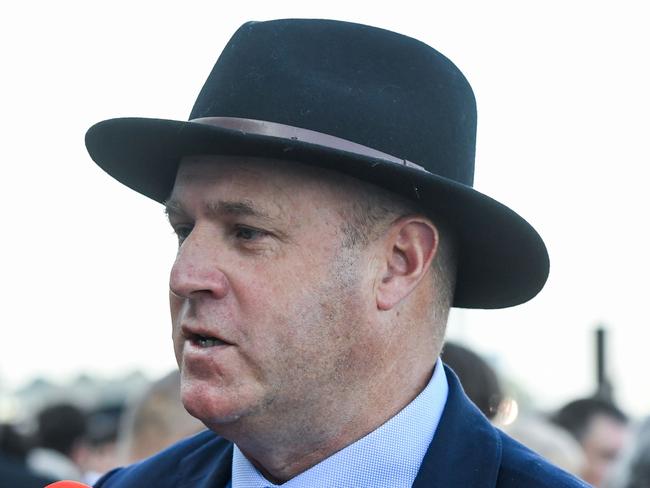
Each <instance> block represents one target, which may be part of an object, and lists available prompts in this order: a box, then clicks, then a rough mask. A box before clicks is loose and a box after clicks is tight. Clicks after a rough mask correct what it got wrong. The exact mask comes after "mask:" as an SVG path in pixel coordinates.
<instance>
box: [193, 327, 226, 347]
mask: <svg viewBox="0 0 650 488" xmlns="http://www.w3.org/2000/svg"><path fill="white" fill-rule="evenodd" d="M183 336H184V337H185V339H186V340H187V341H189V342H190V343H191V344H192V345H193V346H197V347H201V348H208V347H216V346H228V345H229V344H228V343H227V342H224V341H222V340H221V339H219V338H217V337H213V336H209V335H203V334H198V333H195V332H190V331H188V330H184V331H183Z"/></svg>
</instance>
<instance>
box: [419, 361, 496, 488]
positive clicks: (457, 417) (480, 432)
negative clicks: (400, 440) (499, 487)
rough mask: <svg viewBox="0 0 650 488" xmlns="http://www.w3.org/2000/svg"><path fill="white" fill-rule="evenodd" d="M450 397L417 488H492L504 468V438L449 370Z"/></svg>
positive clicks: (423, 464)
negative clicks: (502, 459) (502, 465)
mask: <svg viewBox="0 0 650 488" xmlns="http://www.w3.org/2000/svg"><path fill="white" fill-rule="evenodd" d="M445 372H446V373H447V382H448V383H449V395H448V397H447V404H446V405H445V410H444V412H443V414H442V418H441V419H440V424H438V428H437V430H436V433H435V435H434V438H433V441H432V442H431V444H430V446H429V449H428V450H427V453H426V455H425V456H424V460H423V461H422V466H420V471H419V472H418V476H417V478H416V479H415V482H414V483H413V488H425V487H426V488H431V487H439V488H446V487H449V486H468V487H469V486H471V487H472V488H492V487H494V486H496V480H497V476H498V473H499V466H500V464H501V438H500V437H499V435H498V433H497V431H496V429H495V428H494V427H493V426H492V425H491V424H490V422H489V421H488V420H487V419H486V418H485V417H484V416H483V414H481V412H480V411H479V410H478V409H477V408H476V407H475V406H474V404H472V403H471V402H470V401H469V399H468V398H467V396H466V395H465V392H463V389H462V387H461V386H460V382H459V381H458V378H457V377H456V375H455V374H454V373H453V372H452V370H451V369H449V368H448V367H447V366H445Z"/></svg>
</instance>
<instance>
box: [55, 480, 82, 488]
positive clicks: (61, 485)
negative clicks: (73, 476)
mask: <svg viewBox="0 0 650 488" xmlns="http://www.w3.org/2000/svg"><path fill="white" fill-rule="evenodd" d="M45 488H90V486H88V485H85V484H83V483H79V482H78V481H70V480H63V481H57V482H55V483H50V484H49V485H47V486H46V487H45Z"/></svg>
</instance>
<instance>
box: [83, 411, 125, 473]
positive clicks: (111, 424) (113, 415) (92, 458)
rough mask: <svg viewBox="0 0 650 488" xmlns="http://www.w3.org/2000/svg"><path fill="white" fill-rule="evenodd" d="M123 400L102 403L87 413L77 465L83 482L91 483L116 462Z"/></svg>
mask: <svg viewBox="0 0 650 488" xmlns="http://www.w3.org/2000/svg"><path fill="white" fill-rule="evenodd" d="M123 414H124V402H120V403H112V404H106V405H102V406H100V407H97V408H95V409H94V410H92V411H91V412H89V413H88V415H87V429H86V442H85V443H84V449H83V450H82V453H83V454H82V455H81V456H79V465H80V466H81V467H82V470H83V472H84V478H85V482H86V483H88V484H93V483H95V481H97V480H98V479H99V477H100V476H101V475H102V474H104V473H105V472H107V471H110V470H111V469H113V468H114V467H115V466H116V465H117V464H118V461H117V436H118V429H119V425H120V422H121V418H122V416H123Z"/></svg>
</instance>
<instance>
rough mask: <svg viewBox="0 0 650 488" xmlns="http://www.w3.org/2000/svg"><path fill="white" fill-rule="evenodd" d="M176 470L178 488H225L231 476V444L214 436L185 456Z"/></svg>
mask: <svg viewBox="0 0 650 488" xmlns="http://www.w3.org/2000/svg"><path fill="white" fill-rule="evenodd" d="M213 435H214V434H213ZM178 469H179V476H178V479H179V480H180V482H181V484H179V485H178V488H225V487H226V486H227V484H228V482H229V481H230V477H231V474H232V443H231V442H230V441H227V440H225V439H222V438H221V437H217V436H216V435H214V439H212V440H210V441H209V442H207V443H206V444H204V445H203V446H201V448H200V449H197V450H196V451H194V452H192V453H191V454H189V455H188V456H185V457H184V458H183V459H182V460H181V462H180V463H179V466H178Z"/></svg>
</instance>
